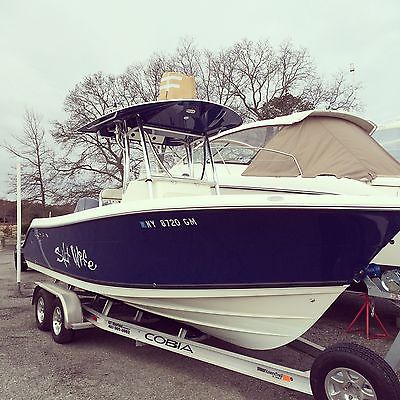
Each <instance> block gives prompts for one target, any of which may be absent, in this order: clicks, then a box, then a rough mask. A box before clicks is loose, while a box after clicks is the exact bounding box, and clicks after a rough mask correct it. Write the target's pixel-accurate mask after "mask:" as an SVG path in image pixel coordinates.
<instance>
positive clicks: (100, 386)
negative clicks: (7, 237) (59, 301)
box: [0, 249, 397, 400]
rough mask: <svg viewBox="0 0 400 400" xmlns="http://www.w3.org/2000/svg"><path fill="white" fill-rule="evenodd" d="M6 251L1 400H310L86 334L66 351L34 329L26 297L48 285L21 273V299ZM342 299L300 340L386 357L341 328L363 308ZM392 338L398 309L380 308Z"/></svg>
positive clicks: (290, 359)
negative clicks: (353, 346) (349, 345)
mask: <svg viewBox="0 0 400 400" xmlns="http://www.w3.org/2000/svg"><path fill="white" fill-rule="evenodd" d="M12 257H13V254H12V249H4V250H2V251H0V285H1V289H0V393H1V396H0V398H1V399H4V400H6V399H7V400H11V399H14V400H19V399H24V400H25V399H26V400H29V399H39V398H40V399H41V400H46V399H52V400H56V399H85V400H90V399H96V400H98V399H121V400H124V399H130V400H132V399H165V398H168V399H232V400H235V399H248V400H261V399H262V400H268V399H285V400H311V397H310V396H307V395H304V394H300V393H296V392H293V391H290V390H286V389H283V388H279V387H278V386H274V385H271V384H268V383H265V382H262V381H259V380H257V379H254V378H249V377H247V376H244V375H240V374H238V373H235V372H231V371H227V370H225V369H222V368H219V367H215V366H212V365H209V364H206V363H203V362H200V361H195V360H192V359H188V358H186V357H183V356H181V355H178V354H173V353H169V352H167V351H163V350H160V349H157V348H154V347H151V346H143V347H135V345H134V343H133V341H131V340H129V339H126V338H123V337H120V336H116V335H113V334H111V333H107V332H103V331H101V330H98V329H89V330H85V331H79V332H77V335H76V337H75V340H74V341H73V342H72V343H70V344H67V345H58V344H56V343H54V342H53V340H52V338H51V334H49V333H46V332H41V331H39V330H38V329H37V328H36V325H35V320H34V315H33V307H32V305H31V299H30V295H31V293H32V291H33V288H34V282H35V281H38V280H44V279H46V278H45V277H43V276H42V275H40V274H38V273H37V272H34V271H28V272H25V273H22V280H23V283H22V294H23V295H22V296H21V295H20V294H19V293H18V291H17V289H16V284H15V270H14V266H13V259H12ZM361 301H362V299H361V298H360V296H357V295H352V294H346V295H344V296H343V297H341V298H340V299H339V300H338V301H337V302H336V303H335V304H334V305H333V306H332V307H331V309H330V310H328V312H327V313H326V315H325V316H324V317H323V318H322V319H321V320H320V321H319V322H318V324H317V325H316V326H315V327H313V328H312V329H311V330H310V331H309V332H308V333H307V335H306V337H307V338H309V339H311V340H313V341H315V342H318V343H319V344H321V345H324V346H327V345H329V344H333V343H335V342H337V341H347V342H349V341H350V342H357V343H360V344H364V345H366V346H368V347H370V348H372V349H373V350H375V351H377V352H378V353H379V354H381V355H384V354H385V353H386V351H387V349H388V348H389V347H390V344H391V340H370V341H367V340H366V339H365V338H363V337H362V335H361V333H354V334H347V333H346V332H345V328H346V326H347V325H348V323H349V322H350V321H351V319H352V318H353V316H354V314H355V313H356V312H357V310H358V308H359V307H360V305H361ZM377 309H378V311H379V312H380V315H381V317H382V319H383V321H384V323H385V325H386V326H387V328H388V329H389V331H390V333H391V334H392V335H395V334H396V333H397V328H396V326H395V316H396V313H397V309H396V308H395V307H394V306H391V305H388V304H386V303H382V302H379V303H378V308H377ZM267 358H268V359H269V360H271V361H272V362H276V363H282V364H285V365H287V366H290V367H293V368H299V369H306V368H309V367H310V364H311V362H312V361H311V359H310V358H308V357H305V356H304V355H302V354H298V353H296V352H294V351H293V350H290V349H286V348H284V349H277V350H274V351H271V352H268V354H267Z"/></svg>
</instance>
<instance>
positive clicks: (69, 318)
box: [32, 282, 83, 329]
mask: <svg viewBox="0 0 400 400" xmlns="http://www.w3.org/2000/svg"><path fill="white" fill-rule="evenodd" d="M35 283H36V287H35V290H34V292H33V296H32V302H33V301H34V298H35V295H36V293H37V292H38V290H39V289H40V288H42V289H44V290H46V291H48V292H49V293H51V294H52V295H54V296H55V297H56V298H58V299H59V300H60V302H61V304H62V307H63V311H64V325H65V328H67V329H72V326H73V324H77V323H82V322H83V314H82V306H81V302H80V300H79V297H78V295H77V294H76V293H75V292H74V291H72V290H69V289H67V288H64V287H61V286H60V285H57V284H56V283H48V282H35Z"/></svg>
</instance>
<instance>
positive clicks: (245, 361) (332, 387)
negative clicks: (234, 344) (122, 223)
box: [32, 282, 400, 400]
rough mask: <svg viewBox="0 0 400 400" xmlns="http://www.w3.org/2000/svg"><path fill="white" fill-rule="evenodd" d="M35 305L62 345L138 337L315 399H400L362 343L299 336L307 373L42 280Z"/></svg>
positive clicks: (385, 367) (41, 324)
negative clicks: (87, 332) (88, 338)
mask: <svg viewBox="0 0 400 400" xmlns="http://www.w3.org/2000/svg"><path fill="white" fill-rule="evenodd" d="M32 304H33V305H34V307H35V319H36V324H37V327H38V328H39V329H40V330H43V331H48V330H50V331H51V333H52V336H53V339H54V340H55V341H56V342H57V343H60V344H63V343H68V342H70V341H72V340H73V336H74V332H75V331H76V330H81V329H87V328H93V327H98V328H100V329H103V330H105V331H108V332H111V333H115V334H117V335H120V336H124V337H127V338H130V339H133V340H134V341H135V344H136V346H143V345H146V344H148V345H152V346H155V347H158V348H160V349H164V350H168V351H171V352H173V353H177V354H181V355H184V356H186V357H189V358H193V359H196V360H200V361H204V362H207V363H209V364H213V365H216V366H219V367H222V368H226V369H229V370H232V371H235V372H238V373H241V374H244V375H248V376H251V377H254V378H257V379H260V380H263V381H266V382H269V383H272V384H275V385H279V386H282V387H285V388H288V389H292V390H295V391H298V392H302V393H305V394H309V395H313V396H314V398H315V399H316V400H338V399H346V400H350V399H352V400H361V399H365V398H368V399H374V400H389V399H390V400H400V383H399V380H398V378H397V376H396V373H395V372H394V370H393V368H392V367H391V366H390V365H389V364H388V362H387V361H385V360H383V359H382V358H381V357H380V356H379V355H377V354H376V353H374V352H373V351H371V350H369V349H367V348H365V347H362V346H359V345H356V344H352V343H342V344H337V345H334V346H332V347H329V348H327V349H324V348H323V347H321V346H319V345H317V344H314V343H312V342H310V341H308V340H306V339H303V338H299V339H297V340H296V341H295V342H292V343H291V344H290V346H291V347H293V348H294V349H295V350H298V351H301V352H304V353H306V354H308V355H310V356H312V357H315V360H314V362H313V364H312V367H311V369H310V370H306V371H301V370H296V369H292V368H289V367H286V366H282V365H278V364H274V363H271V362H268V361H265V360H262V359H259V358H254V357H249V356H247V355H244V354H241V353H240V352H235V351H228V350H225V349H223V348H219V347H216V346H213V345H209V344H204V343H201V342H200V341H198V339H199V338H191V337H190V335H189V333H190V330H191V328H190V327H187V326H185V325H180V326H179V328H178V331H177V333H176V334H175V335H174V334H170V333H167V332H164V331H163V330H154V329H150V328H148V327H147V326H145V325H143V324H145V323H146V315H147V314H145V313H144V312H143V311H141V310H137V309H134V308H133V307H131V306H130V308H132V310H134V313H133V314H134V315H133V316H131V317H130V320H129V322H127V321H125V320H123V319H119V318H114V317H111V316H110V311H111V309H112V308H113V306H115V305H118V304H121V303H120V302H117V301H114V300H111V299H107V298H103V297H100V296H98V295H96V294H92V293H86V292H80V291H79V290H74V288H71V287H65V286H62V285H61V284H58V283H47V282H46V283H44V282H36V287H35V290H34V293H33V297H32ZM153 317H154V316H153ZM155 317H156V318H162V317H158V316H155ZM125 319H127V318H125ZM153 320H154V318H153ZM147 322H149V321H148V320H147ZM175 322H176V321H175ZM399 335H400V334H399ZM204 336H205V335H204ZM399 340H400V339H399ZM397 342H398V341H397V340H396V341H395V343H397ZM398 346H400V344H398ZM389 352H390V356H391V359H390V362H391V365H392V366H396V367H397V366H398V364H399V363H398V358H399V357H397V359H395V358H394V357H393V353H394V350H393V349H391V350H390V351H389Z"/></svg>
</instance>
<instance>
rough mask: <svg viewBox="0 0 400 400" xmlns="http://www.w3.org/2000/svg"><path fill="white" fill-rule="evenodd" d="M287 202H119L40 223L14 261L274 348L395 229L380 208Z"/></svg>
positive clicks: (396, 223) (296, 332)
mask: <svg viewBox="0 0 400 400" xmlns="http://www.w3.org/2000/svg"><path fill="white" fill-rule="evenodd" d="M290 197H291V196H288V197H287V198H285V197H283V196H265V195H259V196H254V197H252V198H251V199H250V198H249V196H247V195H245V196H243V198H242V197H241V196H234V197H233V196H218V197H215V196H210V197H207V198H206V197H200V198H193V199H190V200H189V199H187V198H186V199H185V201H184V204H185V206H184V207H183V206H181V205H180V204H181V202H180V199H169V200H168V201H166V200H163V201H162V202H160V204H163V205H164V208H163V209H161V208H157V205H158V202H157V200H154V201H152V202H151V204H150V205H149V202H138V203H137V204H135V203H133V202H128V203H125V204H118V205H112V206H106V207H100V208H97V209H94V210H88V211H83V212H80V213H76V214H74V215H70V216H65V217H56V218H49V219H41V220H37V221H34V222H33V223H32V225H31V228H30V230H29V232H28V235H27V238H26V241H25V244H24V255H25V258H26V260H27V262H28V265H29V266H30V267H31V268H33V269H37V270H39V271H40V272H43V273H45V274H47V275H49V276H51V277H53V278H55V279H59V280H61V281H63V282H66V283H68V284H71V285H73V286H76V287H79V288H81V289H84V290H88V291H92V292H94V293H99V294H102V295H104V296H108V297H112V298H116V299H119V300H122V301H124V302H126V303H129V304H131V305H134V306H136V307H138V308H140V309H143V310H146V311H149V312H153V313H156V314H159V315H162V316H165V317H169V318H173V319H176V320H179V321H182V322H185V323H187V324H189V325H192V326H195V327H197V328H199V329H200V330H202V331H204V332H206V333H209V334H211V335H213V336H216V337H218V338H221V339H223V340H227V341H229V342H232V343H235V344H237V345H240V346H243V347H248V348H256V349H268V348H274V347H278V346H281V345H283V344H286V343H288V342H290V341H292V340H294V339H296V338H297V337H298V336H300V335H301V334H303V333H304V332H305V331H306V330H307V329H308V328H309V327H310V326H312V325H313V323H315V321H316V320H317V319H318V318H319V317H320V316H321V315H322V314H323V313H324V312H325V310H326V309H327V308H328V307H329V305H330V304H331V303H332V302H333V301H334V300H335V299H336V297H337V296H338V295H339V294H340V293H341V292H342V291H343V290H344V289H345V287H346V285H348V284H349V283H350V282H351V281H352V279H353V278H354V276H355V275H356V274H357V273H358V272H360V270H362V268H363V267H365V266H366V265H368V263H369V262H370V260H371V259H372V258H373V257H374V255H375V254H377V252H378V251H379V250H380V249H381V248H382V247H383V246H385V245H386V243H387V242H388V241H389V240H390V239H391V238H392V237H393V236H394V235H395V234H396V233H397V232H398V231H399V229H400V212H399V210H398V209H397V208H396V207H392V206H390V205H389V204H388V205H386V206H385V205H382V204H381V205H379V206H376V208H371V205H367V206H365V207H360V206H355V204H354V201H352V200H351V199H350V200H348V198H347V200H346V198H344V197H342V198H341V199H340V201H341V203H342V204H340V205H338V204H337V202H338V200H339V199H338V197H337V196H305V197H304V206H301V207H299V206H298V204H299V197H297V196H296V199H293V196H292V198H290ZM346 201H347V203H346ZM368 201H369V202H371V201H372V200H371V199H369V200H368ZM295 202H296V203H295ZM243 203H245V204H246V206H241V205H240V204H243ZM202 204H207V206H204V205H202ZM166 205H168V206H169V207H166Z"/></svg>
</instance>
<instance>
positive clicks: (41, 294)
mask: <svg viewBox="0 0 400 400" xmlns="http://www.w3.org/2000/svg"><path fill="white" fill-rule="evenodd" d="M53 302H54V296H53V295H52V294H51V293H49V292H48V291H46V290H44V289H39V290H38V291H37V292H36V293H35V295H34V298H33V304H34V307H35V320H36V326H37V327H38V329H40V330H41V331H49V330H50V328H51V319H52V304H53Z"/></svg>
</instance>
